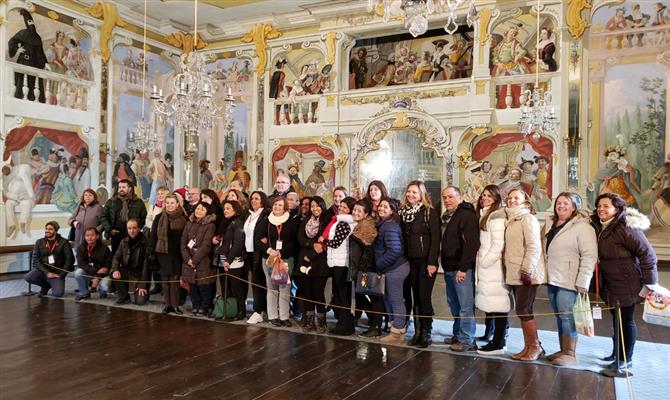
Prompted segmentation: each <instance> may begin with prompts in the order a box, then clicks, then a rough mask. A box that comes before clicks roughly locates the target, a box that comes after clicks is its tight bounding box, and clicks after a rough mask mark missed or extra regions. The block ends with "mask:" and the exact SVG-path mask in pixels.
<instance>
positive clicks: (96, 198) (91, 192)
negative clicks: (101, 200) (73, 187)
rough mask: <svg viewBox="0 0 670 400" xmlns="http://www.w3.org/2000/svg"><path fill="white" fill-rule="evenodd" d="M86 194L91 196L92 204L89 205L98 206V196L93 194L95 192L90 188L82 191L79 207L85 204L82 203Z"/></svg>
mask: <svg viewBox="0 0 670 400" xmlns="http://www.w3.org/2000/svg"><path fill="white" fill-rule="evenodd" d="M86 193H90V194H91V195H92V196H93V202H92V203H91V205H95V204H98V194H97V193H96V192H95V190H93V189H91V188H87V189H84V191H83V192H82V194H81V199H80V200H79V205H80V206H83V205H84V204H86V202H84V194H86Z"/></svg>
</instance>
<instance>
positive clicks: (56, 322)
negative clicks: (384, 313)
mask: <svg viewBox="0 0 670 400" xmlns="http://www.w3.org/2000/svg"><path fill="white" fill-rule="evenodd" d="M0 326H2V339H1V340H0V393H1V395H0V398H3V399H5V398H6V399H31V400H32V399H46V398H48V399H95V400H98V399H114V400H119V399H134V400H140V399H175V398H189V399H222V398H225V399H319V400H323V399H376V398H378V399H422V400H423V399H450V398H453V399H459V400H462V399H482V400H484V399H542V400H549V399H568V398H569V399H593V400H595V399H613V398H614V397H615V395H614V385H613V381H612V380H611V379H608V378H604V377H601V376H599V375H597V374H594V373H592V372H587V371H578V370H573V369H561V368H555V367H552V366H548V365H539V364H523V363H512V362H505V361H499V360H491V359H484V358H480V357H473V356H459V355H453V354H446V353H441V352H435V351H421V350H417V349H412V348H407V347H394V346H382V345H380V344H377V343H369V342H358V341H353V340H341V339H337V338H333V337H329V336H319V335H309V334H300V333H295V332H291V331H285V330H276V329H268V328H265V327H262V326H261V327H258V326H247V325H236V324H227V323H213V322H211V321H207V320H199V319H192V318H176V317H174V316H164V315H161V314H155V313H148V312H142V311H134V310H128V309H121V308H115V307H107V306H102V305H95V304H90V303H89V304H86V303H82V304H77V303H74V302H72V301H63V300H59V299H49V298H46V299H40V298H37V297H36V296H33V297H13V298H8V299H3V300H0Z"/></svg>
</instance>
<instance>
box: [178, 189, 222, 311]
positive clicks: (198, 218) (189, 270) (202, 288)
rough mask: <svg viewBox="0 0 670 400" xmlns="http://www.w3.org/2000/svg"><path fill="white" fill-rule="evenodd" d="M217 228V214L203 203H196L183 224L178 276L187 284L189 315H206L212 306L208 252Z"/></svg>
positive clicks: (211, 270) (214, 272)
mask: <svg viewBox="0 0 670 400" xmlns="http://www.w3.org/2000/svg"><path fill="white" fill-rule="evenodd" d="M215 229H216V215H215V214H214V212H213V210H212V207H211V206H210V205H209V204H207V203H204V202H200V203H198V205H197V206H196V207H195V210H194V211H193V214H192V215H191V217H190V218H189V221H188V222H187V223H186V228H184V232H183V233H182V235H181V255H182V260H183V264H182V270H181V277H182V279H183V280H185V281H186V282H188V284H189V289H190V290H189V292H190V295H191V304H192V306H193V307H192V311H191V312H192V314H193V315H195V316H198V315H201V314H202V315H204V316H207V314H208V312H209V308H210V307H211V305H212V300H213V290H212V286H213V285H212V283H214V282H215V279H216V277H215V275H216V270H215V269H214V268H213V267H212V260H211V259H210V258H209V253H210V251H211V250H212V238H213V237H214V230H215Z"/></svg>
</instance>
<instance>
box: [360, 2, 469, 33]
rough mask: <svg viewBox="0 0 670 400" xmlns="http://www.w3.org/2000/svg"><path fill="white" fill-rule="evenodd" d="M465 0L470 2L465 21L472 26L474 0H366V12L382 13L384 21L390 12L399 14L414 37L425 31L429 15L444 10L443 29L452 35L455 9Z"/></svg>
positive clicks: (389, 17) (454, 29)
mask: <svg viewBox="0 0 670 400" xmlns="http://www.w3.org/2000/svg"><path fill="white" fill-rule="evenodd" d="M465 2H469V3H470V7H469V8H468V14H467V16H466V22H467V24H468V26H472V25H473V23H474V21H475V19H476V18H477V9H476V8H475V2H474V0H368V12H375V13H376V14H379V15H382V16H383V18H384V22H389V21H390V20H391V17H392V14H394V13H395V14H399V15H400V16H401V17H402V19H403V22H404V24H405V28H407V29H409V33H411V34H412V36H414V37H417V36H419V35H423V34H424V33H426V31H427V30H428V16H429V15H432V14H441V13H444V12H446V13H447V23H446V24H445V25H444V30H445V31H447V32H448V33H449V34H450V35H452V34H454V32H456V31H457V30H458V23H457V22H456V20H457V16H456V9H457V8H458V7H460V6H461V5H463V4H464V3H465ZM398 6H399V7H398Z"/></svg>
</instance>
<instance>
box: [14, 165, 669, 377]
mask: <svg viewBox="0 0 670 400" xmlns="http://www.w3.org/2000/svg"><path fill="white" fill-rule="evenodd" d="M233 183H234V182H233ZM441 195H442V202H443V205H444V212H443V213H442V215H439V213H438V212H437V211H436V210H435V208H434V207H433V205H432V202H431V199H430V197H429V195H428V193H427V191H426V187H425V186H424V183H423V182H421V181H418V180H416V181H411V182H409V183H408V184H407V186H406V190H405V194H404V198H403V199H402V200H397V199H393V198H390V197H389V195H388V192H387V189H386V186H385V185H384V183H383V182H381V181H372V182H371V183H370V184H369V185H368V187H367V192H366V193H364V194H362V195H360V196H358V198H353V197H350V196H348V195H347V190H346V189H345V188H344V187H336V188H334V189H333V204H332V205H330V206H329V205H327V204H326V202H325V201H324V200H323V198H321V197H320V196H313V197H304V198H300V196H299V195H298V194H297V193H295V191H294V190H293V189H292V187H291V180H290V178H289V176H287V175H284V174H279V175H278V176H277V177H276V181H275V191H274V192H273V193H271V194H270V195H269V196H267V195H266V194H265V193H263V192H262V191H254V192H252V193H251V194H249V195H247V194H246V193H244V192H243V191H242V189H241V185H232V187H231V188H230V189H229V190H228V191H227V192H226V193H225V194H224V195H223V196H221V198H219V196H218V195H217V194H216V193H215V192H214V191H212V190H211V189H203V190H202V191H201V190H200V189H198V188H196V187H193V188H189V189H188V190H186V189H183V188H182V189H178V190H176V191H174V192H173V193H170V192H169V191H168V189H167V188H159V189H158V199H159V201H157V202H156V204H153V205H151V206H150V207H149V210H147V209H146V207H145V205H144V202H143V201H142V200H141V199H140V198H138V197H136V196H135V195H134V191H133V188H132V185H131V184H130V182H129V181H127V180H121V181H120V182H119V185H118V192H117V193H116V194H115V195H114V196H113V197H112V198H111V199H110V200H108V201H107V203H106V204H105V206H104V207H101V206H100V204H98V203H97V198H96V194H95V192H94V191H93V190H90V189H87V190H86V191H85V192H84V195H83V196H82V199H81V204H80V205H79V207H78V209H77V210H76V211H75V213H74V214H73V216H72V218H71V219H70V223H71V226H72V227H73V228H74V229H75V231H76V235H75V241H74V245H75V247H76V264H77V268H76V270H74V271H75V273H74V275H75V279H76V281H77V283H78V294H77V297H76V299H77V300H84V299H87V298H90V297H91V292H92V291H94V290H95V291H97V292H98V293H99V295H100V296H101V297H104V296H106V295H107V293H108V292H109V291H110V290H111V289H112V288H114V289H115V290H116V295H117V303H119V304H123V303H128V302H130V301H133V302H134V303H136V304H144V303H146V302H147V300H148V298H149V295H150V292H151V291H153V290H151V289H150V283H151V281H152V280H153V281H154V282H157V283H159V284H160V283H162V292H163V295H164V296H163V298H164V302H165V308H164V310H163V312H164V313H166V314H169V313H176V314H182V313H183V311H182V310H181V309H180V305H181V304H182V302H181V301H180V295H179V292H180V288H187V289H188V293H189V296H190V299H191V305H192V307H191V313H192V314H193V315H196V316H197V315H202V316H208V315H209V316H213V315H212V310H213V306H212V304H213V301H214V298H215V296H216V295H217V294H218V295H222V296H223V297H224V299H227V298H235V299H236V304H237V313H236V315H235V316H234V317H233V318H232V319H234V320H240V319H244V318H247V315H246V307H245V305H246V300H247V293H248V291H249V281H250V282H251V283H252V284H253V285H252V289H253V290H252V292H253V311H254V312H253V314H252V315H251V316H250V317H249V318H248V320H247V322H248V323H251V324H254V323H260V322H263V321H264V320H265V319H266V318H267V320H268V321H269V323H271V324H272V325H275V326H284V327H288V326H292V325H293V322H291V320H290V316H291V312H293V315H294V318H295V320H297V321H298V324H299V325H300V327H301V328H302V329H303V330H304V331H306V332H310V331H316V332H318V333H326V332H328V333H331V334H336V335H353V334H355V333H356V330H355V327H356V324H357V321H358V319H359V318H360V317H361V316H362V313H366V314H367V320H368V324H367V329H366V330H365V331H362V332H360V333H359V335H360V336H363V337H368V338H374V337H380V336H382V334H383V333H384V332H385V331H387V329H385V328H387V327H386V326H385V325H386V324H390V328H389V329H388V334H387V335H385V336H384V337H382V338H381V339H380V341H381V342H382V343H388V344H402V343H405V333H406V327H407V326H408V325H409V319H410V318H413V324H414V335H413V336H412V337H411V338H410V339H409V341H408V342H407V343H408V344H409V345H411V346H416V347H420V348H423V347H427V346H429V345H430V344H431V343H432V336H431V332H432V325H433V315H434V310H433V304H432V291H433V286H434V283H435V279H436V278H437V275H438V269H439V266H440V265H441V268H442V270H443V276H444V280H445V284H446V292H447V293H446V294H447V302H448V306H449V308H450V310H451V313H452V315H453V317H454V319H455V321H454V324H453V332H452V335H451V336H448V337H447V338H446V339H445V342H446V343H447V344H449V345H450V349H451V350H453V351H457V352H465V351H477V352H479V353H481V354H504V353H505V351H506V339H507V332H508V326H509V323H508V319H509V313H510V311H511V309H512V308H513V307H514V308H515V311H516V315H517V317H518V318H519V319H520V320H521V326H522V329H523V336H524V348H523V350H522V351H521V352H519V353H517V354H514V355H512V358H513V359H516V360H526V361H530V360H537V359H538V358H539V357H541V356H542V355H543V354H544V352H545V351H544V348H543V347H542V345H541V343H540V341H539V339H538V334H537V326H536V322H535V319H534V316H533V303H534V301H535V296H536V293H537V290H538V288H539V286H540V285H544V284H546V285H547V290H548V293H549V298H550V302H551V306H552V308H553V311H554V313H555V314H556V322H557V325H558V335H559V338H560V349H558V351H557V352H555V353H553V354H551V355H549V356H548V357H547V358H548V359H549V360H551V361H552V362H553V363H554V364H557V365H570V364H574V363H576V362H577V359H576V356H575V349H576V345H577V331H576V328H575V319H574V317H573V314H572V310H573V307H574V304H575V302H576V299H577V296H578V295H579V294H583V293H587V292H588V291H589V287H590V285H591V280H592V277H593V275H594V269H595V266H596V261H597V262H598V264H599V274H600V283H601V284H602V285H601V286H602V287H601V288H600V289H601V292H600V293H601V295H602V297H603V299H604V300H605V302H606V304H607V305H608V306H609V307H611V308H612V313H614V308H617V309H620V310H621V319H622V332H623V338H624V340H623V343H624V346H623V347H622V348H621V354H620V357H615V354H614V352H613V354H612V355H611V356H610V357H609V359H611V360H612V361H614V360H615V358H616V359H617V360H624V359H625V360H627V362H628V363H629V365H627V367H630V366H631V365H632V364H630V363H631V359H632V355H633V348H634V345H635V338H636V325H635V318H634V312H635V306H636V305H637V304H638V303H639V302H640V301H641V300H642V299H641V298H640V297H639V292H640V289H641V287H642V286H643V285H645V284H654V283H656V282H657V270H656V256H655V254H654V251H653V249H652V247H651V245H650V244H649V242H648V241H647V239H646V237H645V235H644V233H643V230H644V229H646V228H648V226H649V221H648V220H647V218H646V217H645V216H644V215H642V214H641V213H639V212H637V211H636V210H634V209H631V208H627V207H626V205H625V202H624V200H623V199H622V198H621V197H620V196H618V195H616V194H609V193H606V194H602V195H600V196H599V197H598V199H597V201H596V209H595V211H594V212H593V213H592V214H590V215H589V214H588V213H586V212H585V211H583V210H582V209H581V208H580V206H581V199H580V198H579V197H578V196H577V195H575V194H573V193H569V192H563V193H560V194H559V195H558V196H557V197H556V199H555V202H554V207H553V211H552V212H551V213H550V215H549V216H548V218H547V219H546V220H545V223H544V226H542V227H541V226H540V222H539V221H538V219H537V218H536V217H535V215H534V211H533V209H532V206H531V204H530V203H529V201H528V194H527V193H526V192H525V191H524V190H523V189H521V188H515V189H512V190H511V191H510V192H509V193H507V197H506V198H503V196H502V194H501V189H500V188H499V187H498V186H497V185H494V184H489V185H487V186H486V187H484V188H483V190H482V192H481V194H480V195H479V197H478V199H477V201H476V202H475V204H471V203H469V202H466V201H464V200H463V197H462V193H461V190H460V189H459V188H458V187H456V186H448V187H446V188H444V189H443V190H442V192H441ZM145 226H146V228H145ZM149 227H150V229H149ZM143 228H144V229H143ZM58 230H59V226H58V224H57V223H56V222H49V223H47V224H46V227H45V236H44V238H41V239H39V240H38V241H37V243H36V244H35V247H34V250H33V268H32V270H31V271H30V272H29V273H28V275H27V276H26V280H27V281H28V282H31V283H33V284H36V285H39V286H41V287H42V290H41V293H42V294H46V293H47V292H48V290H49V289H51V290H52V293H53V295H55V296H62V295H63V293H64V284H63V282H64V278H65V275H66V274H67V273H68V272H69V271H72V270H73V269H74V268H73V266H74V264H75V257H74V256H73V253H72V249H71V247H70V243H69V242H68V241H67V240H66V239H64V238H62V237H60V236H59V235H58ZM102 233H104V234H105V235H106V236H107V237H109V238H110V239H111V251H110V249H109V248H108V246H107V245H105V244H103V243H102V241H101V234H102ZM281 268H284V269H285V271H284V272H285V274H286V275H287V277H284V278H283V279H282V278H281V276H280V277H279V278H278V277H277V276H276V272H277V271H279V272H281V271H280V269H281ZM152 275H153V276H152ZM249 276H250V280H249ZM382 277H383V279H384V282H385V285H384V290H383V291H379V292H374V293H373V292H370V291H368V292H367V293H366V294H363V292H362V291H361V290H359V289H360V288H361V286H362V285H366V282H370V283H372V282H373V281H375V280H376V279H375V278H382ZM217 278H218V280H219V282H218V283H217ZM329 278H330V279H332V297H331V298H328V299H327V298H326V283H327V281H328V279H329ZM224 280H227V282H226V283H225V284H224ZM223 287H225V288H226V290H225V291H224V293H221V292H220V288H223ZM154 290H155V289H154ZM329 308H330V309H332V310H333V312H334V314H335V317H336V319H337V324H336V325H335V326H333V327H331V328H330V329H328V327H327V325H326V312H327V311H328V309H329ZM475 309H479V310H481V311H483V312H485V313H486V332H485V334H484V336H482V337H475V336H476V335H475V329H476V323H475V322H476V320H475ZM385 320H386V321H385ZM614 320H615V323H616V321H618V320H617V319H614ZM478 340H479V341H484V342H486V343H485V344H484V345H483V346H481V347H479V346H478V345H477V344H476V342H477V341H478ZM624 354H625V357H624ZM620 362H623V361H620ZM612 366H613V367H615V368H621V367H622V365H620V364H617V363H616V361H615V362H613V365H612Z"/></svg>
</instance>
